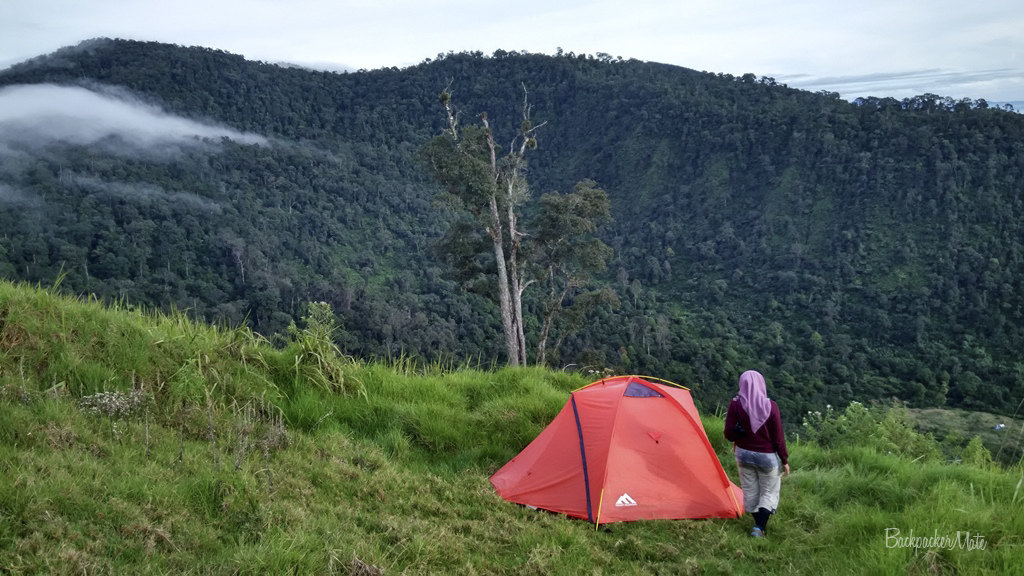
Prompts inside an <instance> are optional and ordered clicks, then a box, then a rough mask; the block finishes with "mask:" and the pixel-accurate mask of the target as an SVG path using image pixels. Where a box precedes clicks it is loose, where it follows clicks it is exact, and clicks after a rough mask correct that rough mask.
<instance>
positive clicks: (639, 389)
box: [623, 382, 664, 398]
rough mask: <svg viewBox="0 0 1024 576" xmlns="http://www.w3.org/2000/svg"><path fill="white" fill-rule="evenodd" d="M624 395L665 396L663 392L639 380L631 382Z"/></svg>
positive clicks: (638, 396)
mask: <svg viewBox="0 0 1024 576" xmlns="http://www.w3.org/2000/svg"><path fill="white" fill-rule="evenodd" d="M623 396H629V397H630V398H664V396H662V395H661V392H658V391H657V390H652V389H650V388H648V387H647V386H644V385H643V384H640V383H639V382H630V383H629V386H626V393H625V394H623Z"/></svg>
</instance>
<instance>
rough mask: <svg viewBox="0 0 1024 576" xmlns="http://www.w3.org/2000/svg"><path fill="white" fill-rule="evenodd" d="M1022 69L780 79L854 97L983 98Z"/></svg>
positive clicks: (807, 76) (809, 76)
mask: <svg viewBox="0 0 1024 576" xmlns="http://www.w3.org/2000/svg"><path fill="white" fill-rule="evenodd" d="M1019 76H1020V71H1019V70H1016V69H1012V68H998V69H993V70H978V71H973V72H956V71H951V70H943V69H939V68H930V69H922V70H905V71H900V72H879V73H873V74H858V75H848V76H812V75H809V74H793V75H787V76H778V77H776V79H777V80H779V81H781V82H785V83H786V84H788V85H790V86H793V87H795V88H802V89H805V90H828V91H830V92H838V93H839V94H842V95H843V97H845V98H848V99H852V98H856V97H858V96H880V95H887V96H895V97H897V98H903V97H909V96H918V95H921V94H927V93H932V94H936V95H939V96H951V97H954V98H959V97H964V96H967V97H972V98H977V97H980V96H981V94H983V93H988V92H990V90H987V89H985V87H987V86H990V85H993V84H994V83H997V82H998V83H1007V82H1009V83H1011V84H1012V83H1016V82H1017V81H1018V79H1019Z"/></svg>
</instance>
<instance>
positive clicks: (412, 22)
mask: <svg viewBox="0 0 1024 576" xmlns="http://www.w3.org/2000/svg"><path fill="white" fill-rule="evenodd" d="M1022 6H1024V5H1022V4H1021V3H1020V0H975V1H973V2H965V1H963V0H957V1H952V0H861V1H856V2H835V1H831V0H761V1H757V0H746V1H744V0H716V1H714V2H712V1H704V2H698V1H696V0H690V1H685V0H677V1H674V2H671V1H666V0H615V1H597V2H585V1H582V0H564V1H559V0H543V1H542V0H519V1H518V2H517V1H509V0H505V1H502V2H496V1H492V0H177V1H173V2H171V1H167V0H160V1H155V0H0V68H3V67H6V66H9V65H11V64H14V63H16V62H19V61H22V60H26V59H28V58H31V57H34V56H39V55H41V54H46V53H49V52H52V51H54V50H56V49H58V48H61V47H62V46H69V45H74V44H77V43H79V42H81V41H83V40H86V39H90V38H96V37H101V36H102V37H111V38H130V39H137V40H156V41H160V42H167V43H172V44H179V45H183V46H205V47H209V48H216V49H221V50H225V51H227V52H231V53H235V54H241V55H243V56H245V57H246V58H248V59H250V60H263V61H267V62H288V63H294V64H300V65H305V66H311V67H318V68H326V69H351V70H355V69H359V68H366V69H373V68H381V67H389V66H397V67H399V68H402V67H405V66H409V65H412V64H417V63H419V62H421V61H423V60H424V59H426V58H434V57H436V56H437V54H438V53H446V52H449V51H455V52H461V51H467V50H479V51H481V52H484V53H485V54H491V53H492V52H494V51H495V50H497V49H502V50H508V51H519V50H526V51H528V52H534V53H543V54H554V53H555V51H556V50H557V49H558V48H562V49H563V50H564V51H565V52H575V53H577V54H579V53H585V54H597V53H598V52H604V53H607V54H610V55H612V56H613V57H614V56H622V57H623V58H636V59H638V60H647V61H652V62H662V63H666V64H676V65H679V66H685V67H687V68H693V69H695V70H704V71H708V72H725V73H728V74H733V75H742V74H745V73H748V72H751V73H754V74H755V75H757V76H758V77H760V76H771V77H773V78H775V79H776V80H777V81H779V82H782V83H785V84H788V85H789V86H792V87H794V88H802V89H807V90H813V91H817V90H829V91H833V92H838V93H840V94H841V95H842V97H843V98H846V99H853V98H856V97H858V96H878V97H885V96H892V97H895V98H905V97H908V96H915V95H919V94H925V93H933V94H938V95H940V96H950V97H953V98H957V99H959V98H964V97H968V98H972V99H976V98H984V99H986V100H988V101H990V102H1012V103H1014V106H1015V107H1016V108H1018V109H1021V108H1024V7H1022Z"/></svg>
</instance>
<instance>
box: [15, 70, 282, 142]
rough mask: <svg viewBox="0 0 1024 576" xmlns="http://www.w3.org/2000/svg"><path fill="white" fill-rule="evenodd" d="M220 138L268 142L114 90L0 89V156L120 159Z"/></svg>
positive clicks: (50, 86) (38, 86)
mask: <svg viewBox="0 0 1024 576" xmlns="http://www.w3.org/2000/svg"><path fill="white" fill-rule="evenodd" d="M222 138H228V139H230V140H234V141H236V142H240V143H243V144H266V142H267V141H266V139H265V138H263V137H262V136H259V135H255V134H250V133H242V132H238V131H236V130H232V129H230V128H227V127H224V126H216V125H211V124H204V123H200V122H196V121H194V120H189V119H186V118H182V117H179V116H174V115H172V114H168V113H167V112H165V111H163V110H161V109H160V108H158V107H156V106H153V105H150V104H146V103H143V102H141V101H139V100H137V99H135V98H133V97H132V96H131V95H130V94H129V93H128V92H126V91H124V90H120V89H117V88H110V87H98V88H97V89H95V90H90V89H87V88H83V87H77V86H56V85H53V84H32V85H24V84H23V85H15V86H9V87H5V88H0V152H2V151H3V150H4V149H5V148H45V147H48V146H51V145H54V144H72V145H82V146H100V147H103V148H104V149H105V150H107V151H109V152H113V153H117V154H125V155H130V154H135V153H146V152H155V153H166V152H168V151H173V150H175V149H179V148H181V147H185V146H198V145H202V144H203V143H204V141H205V142H209V141H211V140H212V141H219V140H220V139H222Z"/></svg>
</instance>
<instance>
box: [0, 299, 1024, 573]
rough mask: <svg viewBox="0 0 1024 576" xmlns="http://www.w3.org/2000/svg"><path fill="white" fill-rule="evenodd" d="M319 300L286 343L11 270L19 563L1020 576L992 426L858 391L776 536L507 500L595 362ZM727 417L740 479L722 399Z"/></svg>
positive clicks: (3, 326)
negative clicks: (394, 336)
mask: <svg viewBox="0 0 1024 576" xmlns="http://www.w3.org/2000/svg"><path fill="white" fill-rule="evenodd" d="M306 320H307V322H306V324H305V325H304V326H302V327H299V328H295V329H293V330H291V340H290V342H289V343H288V345H287V346H284V347H279V348H275V347H271V346H270V345H268V344H267V343H266V342H265V341H262V340H261V339H260V338H259V337H257V336H255V335H254V334H253V333H252V332H250V331H249V330H248V329H229V328H224V327H212V326H207V325H203V324H197V323H195V322H193V321H191V320H189V319H188V318H187V317H186V316H185V315H183V314H173V315H169V316H168V315H158V314H150V313H147V312H145V311H140V310H138V309H134V308H129V307H126V306H115V307H113V308H108V307H104V306H102V305H100V304H99V303H97V302H90V301H86V300H75V299H68V298H66V297H62V296H57V295H55V290H53V289H38V288H35V289H34V288H31V287H26V286H19V285H13V284H10V283H6V282H3V283H0V571H3V572H5V573H14V574H22V573H57V574H62V573H91V574H96V573H156V574H161V573H216V574H221V573H225V574H230V573H265V572H270V573H282V572H295V573H329V574H361V575H362V574H399V573H452V574H577V573H594V574H640V573H643V574H680V573H683V574H702V573H703V574H706V573H710V574H718V573H725V574H750V573H756V572H763V571H765V570H770V571H772V572H776V573H798V574H847V573H850V571H851V570H856V571H860V572H862V573H870V574H939V573H942V574H950V573H959V574H986V573H988V574H1007V573H1013V572H1014V571H1015V570H1019V566H1020V565H1021V561H1022V560H1024V551H1022V548H1021V545H1022V537H1021V534H1024V515H1022V514H1021V512H1022V510H1024V494H1022V493H1021V479H1022V469H1021V467H1020V466H1019V465H1018V466H1016V467H1013V468H998V467H996V466H994V465H992V464H990V457H989V455H988V452H987V451H984V450H983V449H979V447H978V446H974V447H973V448H972V449H970V450H966V451H965V452H964V453H963V457H962V458H961V459H960V461H959V462H957V463H953V462H950V461H948V460H947V459H944V458H943V457H942V456H941V454H940V452H939V449H938V445H937V443H936V442H935V441H933V440H931V439H930V437H928V436H922V435H920V434H918V433H916V432H914V430H913V429H912V428H911V427H910V426H909V425H908V423H907V422H908V421H907V419H906V415H905V414H902V413H901V412H900V411H899V410H882V409H879V408H865V407H861V406H859V405H852V406H851V407H850V408H848V409H846V410H845V411H843V412H842V413H838V412H837V413H836V414H834V415H833V414H831V413H829V414H825V415H821V416H820V417H816V416H815V415H809V417H810V418H811V422H810V423H809V424H812V426H810V427H807V428H805V429H804V430H805V431H804V432H803V433H801V437H800V438H799V439H798V438H797V437H796V436H795V435H792V436H791V438H790V443H791V453H792V456H791V462H792V465H793V469H794V472H793V474H792V476H790V477H789V478H788V479H786V480H785V482H784V485H783V495H782V503H781V505H780V508H779V514H778V516H777V517H776V518H775V519H774V520H773V521H772V524H771V525H770V535H769V538H768V539H767V540H765V541H753V540H751V539H749V537H748V536H747V528H748V526H749V524H750V521H749V520H747V519H743V520H735V519H733V520H699V521H698V520H694V521H689V520H687V521H651V522H636V523H627V524H615V525H610V526H602V527H601V528H600V529H598V530H595V528H594V526H593V525H591V524H587V523H585V522H582V521H578V520H570V519H567V518H564V517H561V516H557V515H552V514H547V513H543V512H537V511H531V510H528V509H525V508H523V507H520V506H517V505H514V504H510V503H506V502H504V501H502V500H501V499H500V498H498V497H497V495H496V494H495V492H494V490H493V489H492V488H491V486H490V485H489V483H488V481H487V478H488V475H489V474H490V473H492V472H493V471H494V470H496V469H497V468H498V467H499V466H500V465H502V464H503V463H504V462H505V461H507V460H508V459H509V458H511V457H512V456H513V455H514V454H515V453H516V452H518V450H520V449H521V448H522V447H523V446H525V444H526V443H527V442H528V441H529V440H530V439H532V438H533V437H534V436H535V435H536V434H537V433H538V432H539V431H540V430H541V429H542V428H543V427H544V425H546V424H547V422H548V421H549V420H550V419H551V418H552V417H553V416H554V415H555V414H556V413H557V411H558V410H559V409H560V408H561V406H562V405H563V404H564V402H565V400H566V398H567V394H568V391H569V390H571V389H573V388H575V387H578V386H580V385H583V384H585V383H586V381H585V380H584V379H583V378H582V377H581V376H579V375H574V374H567V373H560V372H553V371H547V370H542V369H479V368H473V367H469V366H459V367H452V366H444V365H443V364H441V363H436V364H434V365H430V366H423V365H413V364H412V363H410V362H404V361H401V360H399V361H394V362H392V363H390V364H380V363H376V364H367V363H363V362H359V361H356V360H353V359H350V358H346V357H344V356H341V355H340V354H338V352H337V349H336V348H334V347H333V345H332V344H330V343H329V338H324V335H325V334H327V333H329V330H330V327H331V326H330V324H331V315H330V314H329V313H328V311H327V310H325V309H324V308H322V307H318V306H317V305H314V306H311V307H310V308H309V312H308V314H307V318H306ZM790 417H791V418H793V419H796V418H797V416H796V415H790ZM704 425H705V427H706V428H707V429H708V433H709V437H710V439H711V441H712V444H713V445H714V446H715V448H716V450H717V451H718V453H719V456H720V457H721V459H722V462H723V463H724V464H725V466H726V470H727V471H728V472H729V474H730V476H731V477H732V478H733V479H734V480H735V478H736V475H735V465H734V464H733V462H732V459H731V457H730V455H729V446H728V444H727V443H726V442H725V441H724V439H723V438H722V435H721V429H722V421H721V419H719V418H716V417H714V416H713V415H710V414H705V415H704ZM841 433H845V434H847V436H846V437H845V440H843V439H842V438H843V437H842V436H839V435H838V434H841ZM850 435H852V436H850ZM808 437H812V438H814V439H815V441H814V442H811V441H808V439H807V438H808ZM887 529H899V530H900V531H901V534H900V535H901V536H907V535H909V533H910V531H911V530H913V533H914V535H915V536H932V535H933V533H936V534H938V535H940V536H943V535H949V536H952V537H954V538H955V537H956V534H957V532H958V531H961V532H963V531H970V533H971V535H972V536H974V535H980V537H981V538H982V539H983V542H984V545H985V548H984V549H983V550H967V549H960V548H954V549H936V548H922V549H920V550H915V549H913V548H906V547H887V540H886V530H887ZM890 534H891V535H892V534H893V533H891V532H890ZM974 541H975V542H980V541H979V540H974ZM889 542H890V543H893V542H894V541H893V540H890V541H889Z"/></svg>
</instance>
